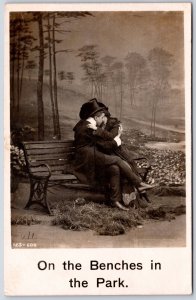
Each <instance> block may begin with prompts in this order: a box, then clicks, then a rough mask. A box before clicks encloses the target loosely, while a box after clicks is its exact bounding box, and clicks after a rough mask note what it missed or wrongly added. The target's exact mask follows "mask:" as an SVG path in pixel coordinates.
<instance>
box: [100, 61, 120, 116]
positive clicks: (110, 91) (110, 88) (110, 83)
mask: <svg viewBox="0 0 196 300" xmlns="http://www.w3.org/2000/svg"><path fill="white" fill-rule="evenodd" d="M115 59H116V58H115V57H113V56H110V55H106V56H104V57H102V58H101V61H102V62H103V64H104V74H105V78H104V83H105V84H104V86H105V95H104V96H105V98H106V99H114V106H115V111H116V114H117V104H116V101H117V96H116V85H115V82H114V78H113V75H114V72H113V70H112V64H113V63H114V61H115Z"/></svg>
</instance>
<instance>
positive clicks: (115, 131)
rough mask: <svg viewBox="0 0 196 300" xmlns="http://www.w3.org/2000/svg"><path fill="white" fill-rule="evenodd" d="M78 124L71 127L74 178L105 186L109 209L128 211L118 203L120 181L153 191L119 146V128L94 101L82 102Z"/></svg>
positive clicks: (141, 190) (106, 110) (114, 120)
mask: <svg viewBox="0 0 196 300" xmlns="http://www.w3.org/2000/svg"><path fill="white" fill-rule="evenodd" d="M79 115H80V121H79V122H78V123H77V124H76V126H75V127H74V129H73V130H74V140H75V147H76V157H75V162H74V169H75V174H76V176H77V178H78V179H79V180H80V181H81V182H82V183H86V184H91V185H95V186H97V185H99V186H107V189H108V195H109V201H110V203H111V205H112V206H114V207H118V208H119V209H122V210H128V208H127V207H125V206H124V205H123V204H122V179H123V178H124V179H126V180H127V181H128V183H129V184H130V185H131V186H134V187H135V188H136V189H137V191H138V192H139V193H145V192H146V190H148V189H151V188H153V187H154V186H153V185H149V184H147V183H145V182H143V181H142V179H141V177H140V176H139V174H138V173H137V170H136V168H134V165H133V164H132V165H131V164H130V163H129V161H131V160H130V159H129V157H128V155H127V153H126V151H124V149H123V147H122V145H121V134H122V125H121V123H120V122H119V121H118V120H117V119H116V118H112V117H111V116H110V113H109V111H108V108H107V107H106V106H105V105H104V104H103V103H101V102H98V101H97V99H96V98H94V99H91V100H90V101H88V102H86V103H84V104H83V105H82V107H81V109H80V114H79Z"/></svg>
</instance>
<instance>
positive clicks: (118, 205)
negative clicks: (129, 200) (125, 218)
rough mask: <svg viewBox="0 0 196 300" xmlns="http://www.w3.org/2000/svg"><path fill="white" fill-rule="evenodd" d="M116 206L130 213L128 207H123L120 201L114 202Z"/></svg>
mask: <svg viewBox="0 0 196 300" xmlns="http://www.w3.org/2000/svg"><path fill="white" fill-rule="evenodd" d="M114 206H115V207H118V208H119V209H121V210H124V211H128V210H129V209H128V208H127V207H125V206H123V205H122V204H121V203H120V202H118V201H116V202H114Z"/></svg>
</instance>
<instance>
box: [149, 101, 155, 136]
mask: <svg viewBox="0 0 196 300" xmlns="http://www.w3.org/2000/svg"><path fill="white" fill-rule="evenodd" d="M154 108H155V100H154V99H153V104H152V115H151V125H150V130H151V136H152V135H153V121H154Z"/></svg>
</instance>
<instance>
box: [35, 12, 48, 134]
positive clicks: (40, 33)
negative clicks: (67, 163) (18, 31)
mask: <svg viewBox="0 0 196 300" xmlns="http://www.w3.org/2000/svg"><path fill="white" fill-rule="evenodd" d="M43 16H44V13H41V12H34V13H33V18H32V21H35V22H36V23H37V26H38V36H39V38H38V43H39V44H38V46H36V47H34V49H33V50H37V51H38V53H39V56H38V79H37V116H38V140H44V123H45V122H44V102H43V77H44V58H45V52H44V48H45V47H44V32H43Z"/></svg>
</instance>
